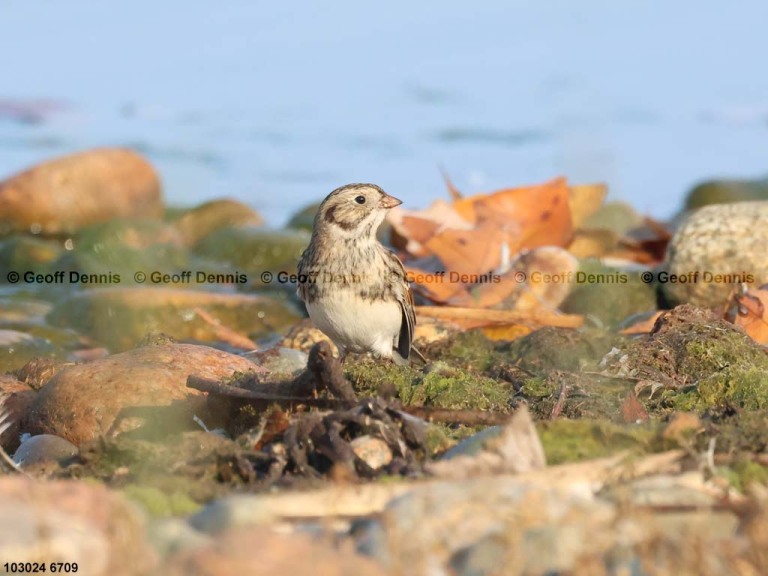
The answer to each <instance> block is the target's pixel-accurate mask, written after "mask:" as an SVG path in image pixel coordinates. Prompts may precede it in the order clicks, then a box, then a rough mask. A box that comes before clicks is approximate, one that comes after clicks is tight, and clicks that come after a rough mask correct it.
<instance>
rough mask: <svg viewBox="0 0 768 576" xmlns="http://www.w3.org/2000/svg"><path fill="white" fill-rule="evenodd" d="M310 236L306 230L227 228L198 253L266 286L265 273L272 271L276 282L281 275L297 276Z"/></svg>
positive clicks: (201, 245) (206, 241) (200, 246)
mask: <svg viewBox="0 0 768 576" xmlns="http://www.w3.org/2000/svg"><path fill="white" fill-rule="evenodd" d="M309 238H310V235H309V234H308V233H307V232H306V231H303V230H267V229H264V228H258V227H253V226H251V227H247V228H227V229H222V230H217V231H216V232H214V233H212V234H210V235H209V236H207V237H206V238H204V239H203V240H202V241H201V242H200V243H199V244H198V245H197V246H196V247H195V252H196V253H197V254H199V255H200V256H203V257H205V258H211V259H213V260H217V261H223V262H228V263H229V264H230V265H232V266H234V267H236V268H237V269H238V270H242V271H245V272H247V273H248V275H249V276H251V277H252V281H253V282H254V283H256V284H257V285H258V286H261V287H264V283H263V282H262V281H261V280H260V275H261V273H262V272H265V271H266V272H271V273H272V275H273V282H276V283H282V284H286V282H285V281H282V282H281V281H280V279H279V278H278V274H279V273H280V272H284V273H286V274H295V273H296V265H297V264H298V262H299V258H301V254H302V252H303V251H304V249H305V248H306V247H307V246H308V245H309Z"/></svg>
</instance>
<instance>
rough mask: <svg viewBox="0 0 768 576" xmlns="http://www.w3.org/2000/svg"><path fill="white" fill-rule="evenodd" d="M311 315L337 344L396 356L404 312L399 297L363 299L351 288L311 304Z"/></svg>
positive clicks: (355, 349) (348, 348)
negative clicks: (396, 343)
mask: <svg viewBox="0 0 768 576" xmlns="http://www.w3.org/2000/svg"><path fill="white" fill-rule="evenodd" d="M307 311H308V312H309V317H310V318H311V319H312V322H314V324H315V326H317V327H318V328H319V329H320V330H322V331H323V332H324V333H325V334H327V335H328V336H329V337H330V338H331V340H333V341H334V343H336V345H337V346H341V347H343V348H345V349H346V350H348V351H349V352H355V353H362V352H373V353H374V354H377V355H379V356H382V357H384V358H390V357H392V349H393V346H394V344H395V339H396V338H397V336H398V334H399V333H400V325H401V323H402V312H401V310H400V305H399V304H398V303H397V302H395V301H373V302H372V301H370V300H363V299H361V298H359V297H357V296H356V295H354V293H353V292H351V291H349V290H339V291H337V292H336V293H334V294H326V295H325V296H324V297H323V298H321V299H318V300H316V301H314V302H312V303H309V304H307Z"/></svg>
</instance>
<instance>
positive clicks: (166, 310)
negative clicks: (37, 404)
mask: <svg viewBox="0 0 768 576" xmlns="http://www.w3.org/2000/svg"><path fill="white" fill-rule="evenodd" d="M148 281H150V278H149V277H148ZM198 311H202V312H203V315H207V317H205V318H204V317H201V314H200V313H198ZM299 317H300V316H299V313H298V312H297V311H296V309H295V308H294V307H293V306H292V305H290V304H289V303H287V302H285V301H284V300H280V299H278V298H276V297H271V296H262V295H258V296H257V295H250V294H224V293H215V292H203V291H199V290H183V289H174V288H159V287H146V288H139V287H137V288H120V287H117V288H101V289H96V290H88V291H84V292H80V293H77V294H74V295H72V296H70V297H69V298H67V299H65V300H63V301H62V302H60V303H59V304H58V305H57V306H56V307H55V308H54V309H53V310H52V311H51V313H50V314H49V315H48V321H49V322H50V323H51V324H53V325H55V326H69V327H72V328H74V329H76V330H78V331H79V332H81V333H83V334H86V335H88V336H90V337H91V338H93V339H95V340H96V341H97V342H99V343H101V344H105V345H106V346H109V347H110V348H112V349H114V350H126V349H129V348H131V347H133V346H135V345H136V344H138V343H139V342H141V341H142V340H143V338H144V337H145V336H146V335H147V334H150V333H156V332H160V331H162V332H163V333H165V334H168V335H169V336H172V337H173V338H176V339H179V340H196V341H203V342H214V341H221V340H222V339H223V337H222V333H221V329H220V326H219V325H221V326H223V327H224V328H226V329H227V330H230V331H236V332H238V333H239V334H245V335H248V336H249V337H252V338H253V337H255V338H258V337H261V336H264V335H267V334H271V333H272V332H274V331H279V330H282V329H283V328H286V327H287V326H289V325H291V324H292V323H293V322H295V321H296V320H297V319H298V318H299ZM212 319H213V320H214V321H212ZM217 323H218V324H217Z"/></svg>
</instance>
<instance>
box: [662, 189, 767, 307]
mask: <svg viewBox="0 0 768 576" xmlns="http://www.w3.org/2000/svg"><path fill="white" fill-rule="evenodd" d="M766 222H768V201H763V202H738V203H735V204H715V205H712V206H706V207H704V208H701V209H699V210H696V211H695V212H692V213H691V214H689V215H688V216H687V217H685V218H684V219H683V221H682V222H681V223H680V226H679V227H678V229H677V232H675V235H674V236H673V238H672V240H671V242H670V243H669V246H668V248H667V257H666V261H665V266H664V268H665V270H664V271H663V272H662V273H660V274H659V279H660V280H661V281H662V288H663V291H664V295H665V296H666V297H667V298H668V300H669V301H670V303H671V304H677V303H686V302H687V303H690V304H694V305H697V306H704V307H718V306H723V305H724V304H725V302H726V300H727V298H728V296H729V294H730V293H731V291H732V290H733V289H734V288H735V287H738V286H739V285H740V284H741V283H745V284H748V285H751V286H760V285H762V284H765V283H767V282H768V250H766V246H768V226H766V224H765V223H766ZM665 275H666V276H665ZM665 280H666V281H665Z"/></svg>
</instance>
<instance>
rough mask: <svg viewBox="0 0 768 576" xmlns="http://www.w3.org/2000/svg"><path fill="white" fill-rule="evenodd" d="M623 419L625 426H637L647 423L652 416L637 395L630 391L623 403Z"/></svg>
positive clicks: (621, 409)
mask: <svg viewBox="0 0 768 576" xmlns="http://www.w3.org/2000/svg"><path fill="white" fill-rule="evenodd" d="M620 411H621V419H622V421H623V422H624V423H625V424H636V423H638V422H647V421H648V419H649V418H650V416H649V415H648V411H647V410H646V409H645V406H643V405H642V403H641V402H640V400H638V399H637V395H636V394H635V393H634V392H633V391H632V390H630V391H629V392H628V393H627V395H626V396H625V397H624V401H623V402H622V403H621V408H620Z"/></svg>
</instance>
